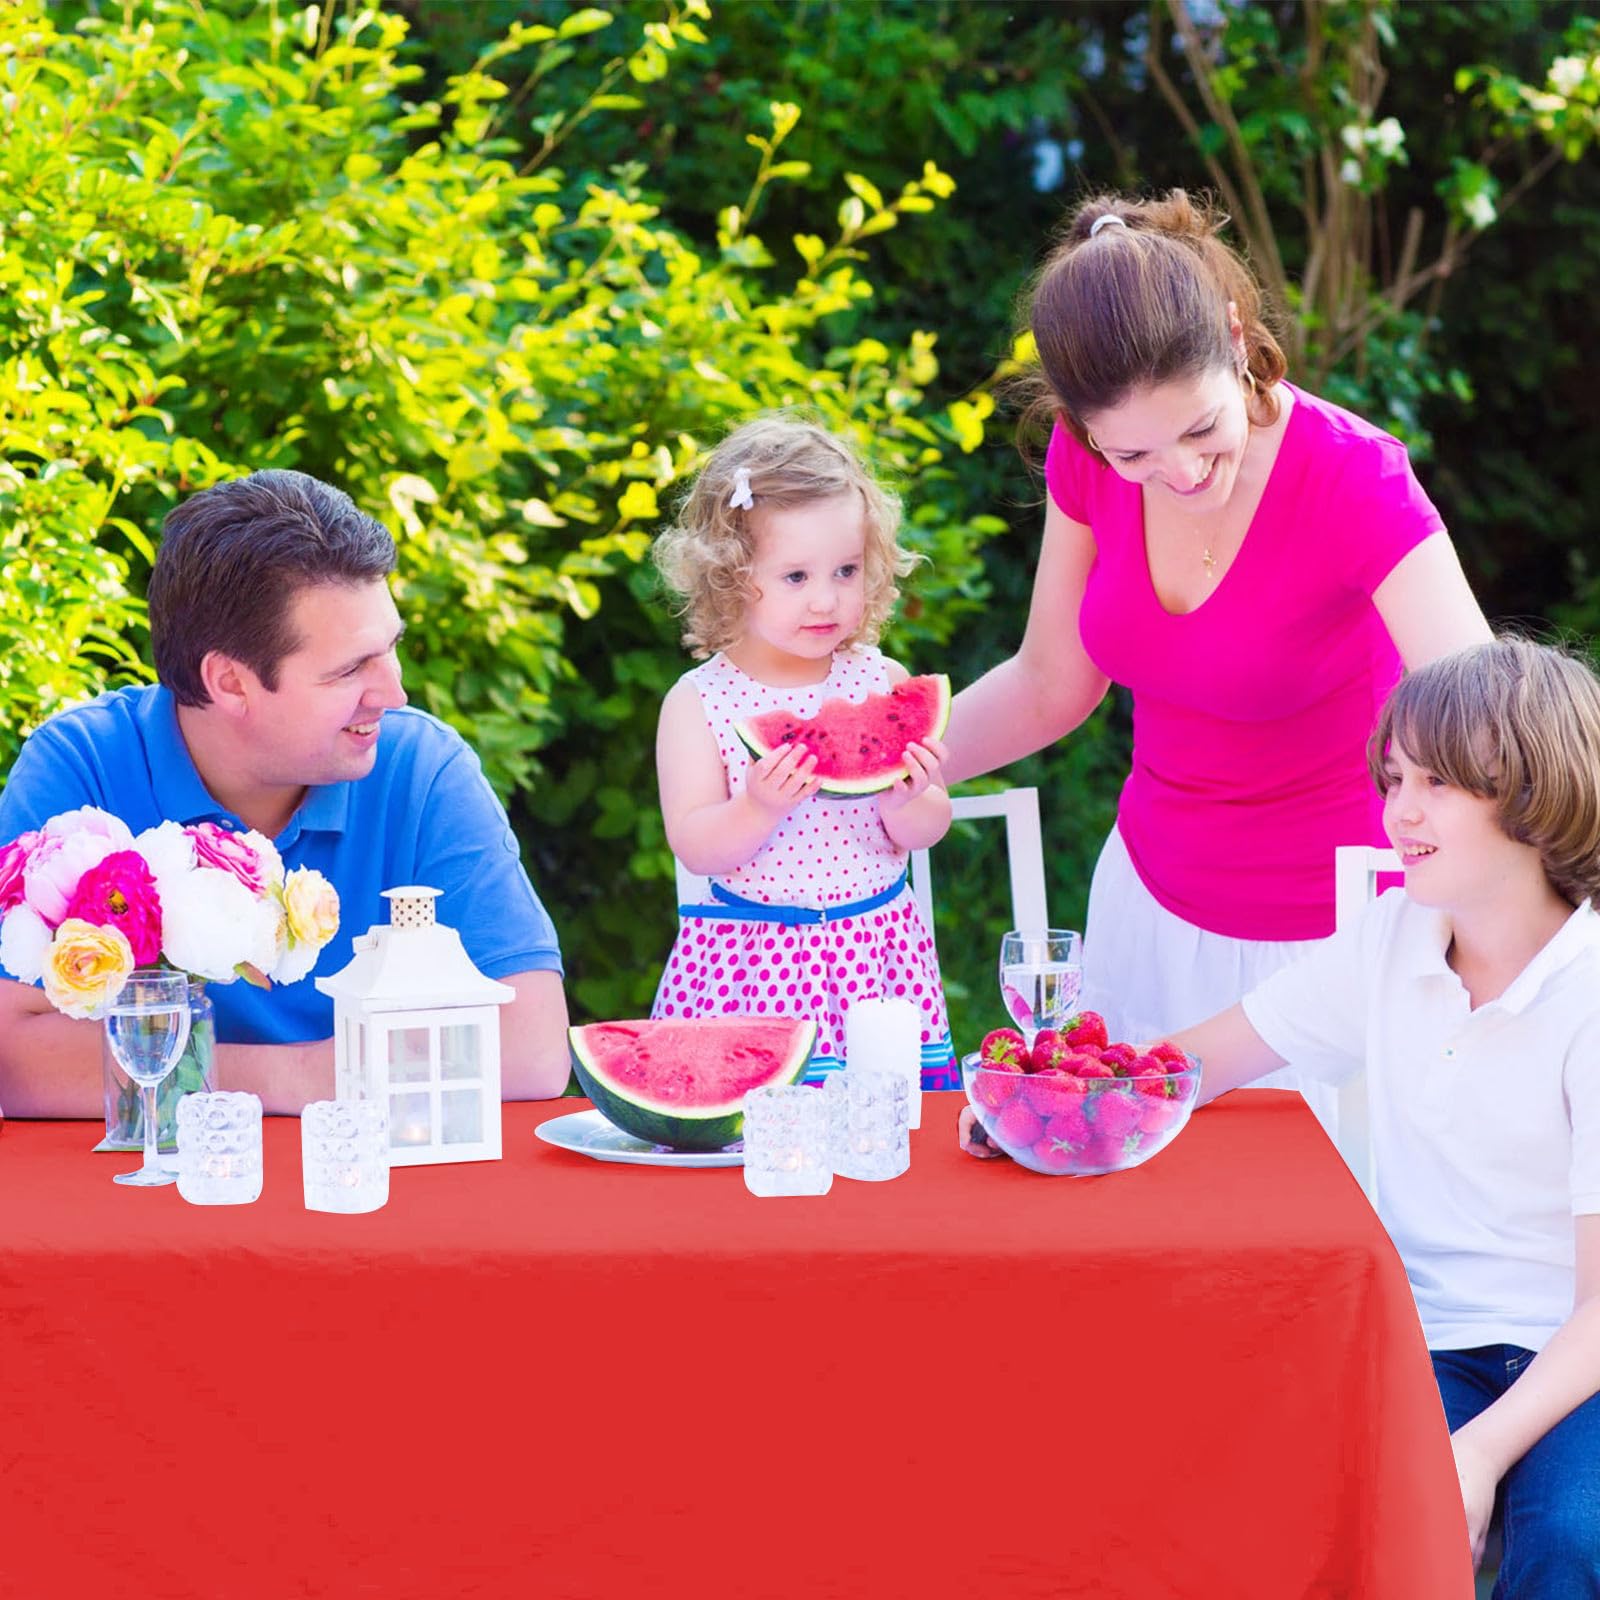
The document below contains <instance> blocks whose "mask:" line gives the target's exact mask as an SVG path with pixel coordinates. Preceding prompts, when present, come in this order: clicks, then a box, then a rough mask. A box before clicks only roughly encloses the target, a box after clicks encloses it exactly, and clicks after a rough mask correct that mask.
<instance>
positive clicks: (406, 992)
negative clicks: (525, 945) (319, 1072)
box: [316, 885, 517, 1167]
mask: <svg viewBox="0 0 1600 1600" xmlns="http://www.w3.org/2000/svg"><path fill="white" fill-rule="evenodd" d="M383 893H384V898H385V899H386V900H388V902H389V926H388V927H373V928H369V929H368V930H367V932H366V933H364V934H362V935H360V936H359V937H358V938H357V939H356V940H355V941H354V943H355V956H354V958H353V959H352V960H351V962H350V965H349V966H347V967H346V968H345V969H344V970H343V971H342V972H336V973H334V975H333V976H332V977H330V978H318V979H317V980H316V983H317V987H318V988H319V989H320V990H321V991H322V992H323V993H324V994H325V995H328V996H329V997H330V998H331V999H332V1001H333V1071H334V1093H335V1095H336V1096H337V1097H338V1098H339V1099H341V1100H378V1101H380V1102H383V1103H385V1104H387V1106H388V1109H389V1164H390V1166H393V1167H414V1166H423V1165H431V1164H433V1163H435V1162H440V1161H498V1160H499V1159H500V1011H499V1008H500V1007H501V1006H503V1005H504V1004H505V1003H506V1002H507V1001H508V1000H511V999H514V998H515V996H516V992H517V991H516V990H515V989H513V988H512V987H511V985H510V984H507V983H496V982H495V981H494V980H493V979H492V978H486V977H484V975H483V974H482V973H481V972H479V971H478V969H477V968H476V967H475V966H473V964H472V960H471V958H470V957H469V956H468V955H467V952H466V949H465V947H464V946H463V945H462V943H461V935H460V934H459V933H457V932H456V931H455V929H454V928H446V927H442V926H441V925H440V924H439V923H437V922H436V921H435V920H434V914H433V902H434V901H435V900H436V899H437V898H438V895H439V891H438V890H437V889H426V888H422V887H420V886H418V885H411V886H408V887H406V888H400V889H385V890H384V891H383Z"/></svg>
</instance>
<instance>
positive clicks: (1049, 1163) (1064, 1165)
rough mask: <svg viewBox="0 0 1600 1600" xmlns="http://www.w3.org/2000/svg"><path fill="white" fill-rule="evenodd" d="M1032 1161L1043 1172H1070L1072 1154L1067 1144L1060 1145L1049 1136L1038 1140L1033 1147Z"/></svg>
mask: <svg viewBox="0 0 1600 1600" xmlns="http://www.w3.org/2000/svg"><path fill="white" fill-rule="evenodd" d="M1033 1159H1034V1161H1035V1163H1037V1165H1038V1166H1039V1168H1040V1170H1041V1171H1044V1172H1071V1171H1072V1160H1073V1152H1072V1146H1071V1145H1069V1144H1061V1143H1058V1142H1057V1141H1056V1140H1054V1139H1052V1138H1051V1137H1050V1135H1049V1134H1045V1136H1044V1137H1043V1138H1042V1139H1040V1140H1038V1141H1037V1142H1036V1143H1035V1144H1034V1147H1033Z"/></svg>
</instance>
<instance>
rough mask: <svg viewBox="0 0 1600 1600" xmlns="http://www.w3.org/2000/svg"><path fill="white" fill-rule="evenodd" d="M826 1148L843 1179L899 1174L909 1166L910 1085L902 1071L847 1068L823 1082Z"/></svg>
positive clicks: (893, 1176)
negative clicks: (825, 1100) (826, 1127)
mask: <svg viewBox="0 0 1600 1600" xmlns="http://www.w3.org/2000/svg"><path fill="white" fill-rule="evenodd" d="M822 1092H823V1095H824V1096H825V1097H826V1099H827V1102H828V1148H829V1150H830V1152H831V1159H832V1162H833V1170H834V1171H835V1172H837V1173H838V1174H839V1176H840V1177H841V1178H864V1179H867V1180H868V1181H871V1182H877V1181H881V1180H882V1179H884V1178H898V1177H899V1176H900V1174H901V1173H902V1172H904V1171H905V1170H906V1168H907V1167H909V1166H910V1165H911V1131H910V1126H911V1109H910V1107H911V1086H910V1084H909V1083H908V1082H907V1080H906V1078H905V1076H904V1075H903V1074H901V1073H898V1072H872V1071H867V1070H864V1069H862V1068H858V1067H846V1068H845V1070H844V1071H843V1072H835V1073H832V1074H831V1075H830V1076H829V1078H828V1080H827V1082H826V1083H825V1084H824V1085H823V1089H822Z"/></svg>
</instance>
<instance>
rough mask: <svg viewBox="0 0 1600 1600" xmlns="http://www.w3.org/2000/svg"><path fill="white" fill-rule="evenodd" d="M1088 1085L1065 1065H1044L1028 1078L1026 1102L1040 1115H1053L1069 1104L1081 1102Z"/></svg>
mask: <svg viewBox="0 0 1600 1600" xmlns="http://www.w3.org/2000/svg"><path fill="white" fill-rule="evenodd" d="M1088 1090H1089V1086H1088V1084H1086V1083H1085V1082H1084V1081H1083V1080H1082V1079H1081V1078H1078V1077H1075V1076H1074V1075H1073V1074H1072V1073H1070V1072H1068V1071H1067V1070H1066V1068H1065V1067H1044V1068H1042V1069H1041V1070H1040V1071H1038V1072H1035V1073H1033V1074H1032V1075H1031V1076H1030V1077H1029V1079H1028V1087H1027V1099H1028V1104H1029V1105H1031V1106H1032V1107H1033V1109H1034V1110H1035V1111H1037V1112H1038V1113H1039V1115H1040V1116H1042V1117H1049V1116H1054V1115H1055V1114H1056V1113H1057V1112H1058V1111H1064V1110H1065V1109H1066V1108H1067V1107H1068V1106H1069V1105H1071V1104H1073V1103H1074V1102H1077V1103H1078V1104H1080V1105H1081V1104H1082V1102H1083V1097H1084V1095H1085V1094H1087V1093H1088Z"/></svg>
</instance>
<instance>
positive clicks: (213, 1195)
mask: <svg viewBox="0 0 1600 1600" xmlns="http://www.w3.org/2000/svg"><path fill="white" fill-rule="evenodd" d="M261 1174H262V1166H261V1101H260V1100H259V1099H258V1098H257V1097H256V1096H255V1095H253V1094H239V1093H234V1092H229V1091H219V1092H218V1093H216V1094H186V1095H185V1096H184V1097H183V1098H182V1099H181V1100H180V1101H179V1102H178V1193H179V1194H181V1195H182V1196H183V1198H184V1199H185V1200H187V1201H188V1202H189V1203H190V1204H191V1205H196V1206H239V1205H249V1204H250V1202H251V1201H252V1200H257V1199H259V1198H260V1197H261Z"/></svg>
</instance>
